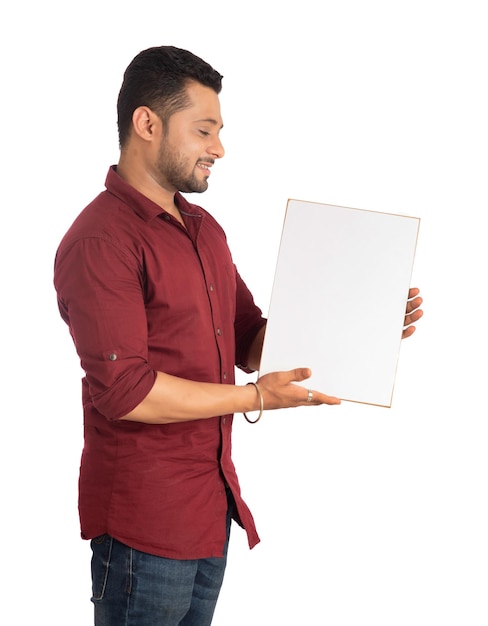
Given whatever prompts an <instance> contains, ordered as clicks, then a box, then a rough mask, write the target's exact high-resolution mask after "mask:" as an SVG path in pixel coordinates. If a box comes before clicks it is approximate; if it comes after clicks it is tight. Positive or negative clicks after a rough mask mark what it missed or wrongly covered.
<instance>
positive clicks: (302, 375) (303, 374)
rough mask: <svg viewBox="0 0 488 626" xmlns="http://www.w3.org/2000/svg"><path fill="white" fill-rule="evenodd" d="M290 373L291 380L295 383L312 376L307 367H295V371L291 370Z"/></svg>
mask: <svg viewBox="0 0 488 626" xmlns="http://www.w3.org/2000/svg"><path fill="white" fill-rule="evenodd" d="M291 373H292V374H293V379H292V380H296V381H297V382H300V381H302V380H305V379H306V378H310V376H311V375H312V371H311V370H310V369H309V368H308V367H297V368H296V369H295V370H292V372H291Z"/></svg>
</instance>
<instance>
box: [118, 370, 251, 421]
mask: <svg viewBox="0 0 488 626" xmlns="http://www.w3.org/2000/svg"><path fill="white" fill-rule="evenodd" d="M258 408H259V397H258V395H257V393H256V389H255V388H254V386H253V385H244V386H238V385H221V384H214V383H200V382H195V381H191V380H186V379H183V378H178V377H176V376H171V375H169V374H164V373H163V372H158V373H157V376H156V381H155V383H154V386H153V387H152V389H151V391H150V392H149V394H148V395H147V396H146V397H145V398H144V400H143V401H142V402H141V403H140V404H139V405H138V406H136V407H135V408H134V409H133V410H132V411H131V412H130V413H128V414H127V415H125V416H124V417H122V418H121V419H123V420H129V421H134V422H144V423H146V424H170V423H175V422H188V421H192V420H198V419H207V418H210V417H215V416H218V415H227V414H229V413H237V412H243V411H246V412H247V411H253V410H255V409H258Z"/></svg>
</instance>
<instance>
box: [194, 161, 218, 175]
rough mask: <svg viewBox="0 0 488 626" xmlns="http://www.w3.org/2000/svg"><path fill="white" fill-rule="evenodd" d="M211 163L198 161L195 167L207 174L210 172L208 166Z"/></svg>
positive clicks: (211, 162) (209, 166)
mask: <svg viewBox="0 0 488 626" xmlns="http://www.w3.org/2000/svg"><path fill="white" fill-rule="evenodd" d="M213 163H214V162H213V161H198V162H197V167H198V168H200V169H201V170H203V171H204V172H206V173H207V174H210V168H211V167H212V165H213Z"/></svg>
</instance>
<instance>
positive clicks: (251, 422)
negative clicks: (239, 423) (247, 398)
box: [242, 383, 264, 424]
mask: <svg viewBox="0 0 488 626" xmlns="http://www.w3.org/2000/svg"><path fill="white" fill-rule="evenodd" d="M247 384H248V385H254V386H255V387H256V391H257V392H258V396H259V415H258V416H257V417H256V419H255V420H250V419H249V418H248V416H247V415H246V414H245V413H244V411H243V412H242V414H243V415H244V417H245V418H246V420H247V421H248V422H249V423H250V424H255V423H256V422H259V420H260V419H261V416H262V414H263V411H264V400H263V394H262V393H261V389H260V388H259V387H258V384H257V383H247Z"/></svg>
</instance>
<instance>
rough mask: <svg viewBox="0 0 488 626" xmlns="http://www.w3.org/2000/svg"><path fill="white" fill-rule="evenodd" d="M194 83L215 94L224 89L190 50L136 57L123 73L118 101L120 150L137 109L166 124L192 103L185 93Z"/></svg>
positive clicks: (147, 52) (171, 48)
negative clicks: (171, 117) (141, 109)
mask: <svg viewBox="0 0 488 626" xmlns="http://www.w3.org/2000/svg"><path fill="white" fill-rule="evenodd" d="M192 80H193V81H197V82H199V83H201V84H202V85H205V86H206V87H210V88H211V89H213V90H214V91H215V93H220V90H221V89H222V76H221V75H220V74H219V73H218V72H217V71H216V70H214V69H213V67H212V66H211V65H209V64H208V63H207V62H206V61H204V60H203V59H201V58H200V57H197V56H195V55H194V54H192V53H191V52H188V50H182V49H181V48H176V47H174V46H158V47H153V48H148V49H147V50H143V51H142V52H140V53H139V54H138V55H137V56H135V57H134V59H133V60H132V61H131V63H130V64H129V65H128V67H127V69H126V70H125V72H124V79H123V82H122V87H121V88H120V92H119V97H118V100H117V125H118V129H119V145H120V147H121V148H122V147H123V146H124V143H125V142H126V140H127V139H128V137H129V134H130V130H131V126H132V115H133V113H134V111H135V110H136V109H137V108H138V107H140V106H147V107H149V108H150V109H151V110H152V111H154V112H155V113H156V114H157V115H158V116H159V117H160V118H161V120H162V121H163V122H166V121H167V120H168V119H169V118H170V116H171V115H173V113H175V112H176V111H180V110H182V109H185V108H187V107H188V106H189V104H190V103H189V101H188V97H187V95H186V91H185V90H186V86H187V84H188V82H189V81H192Z"/></svg>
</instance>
